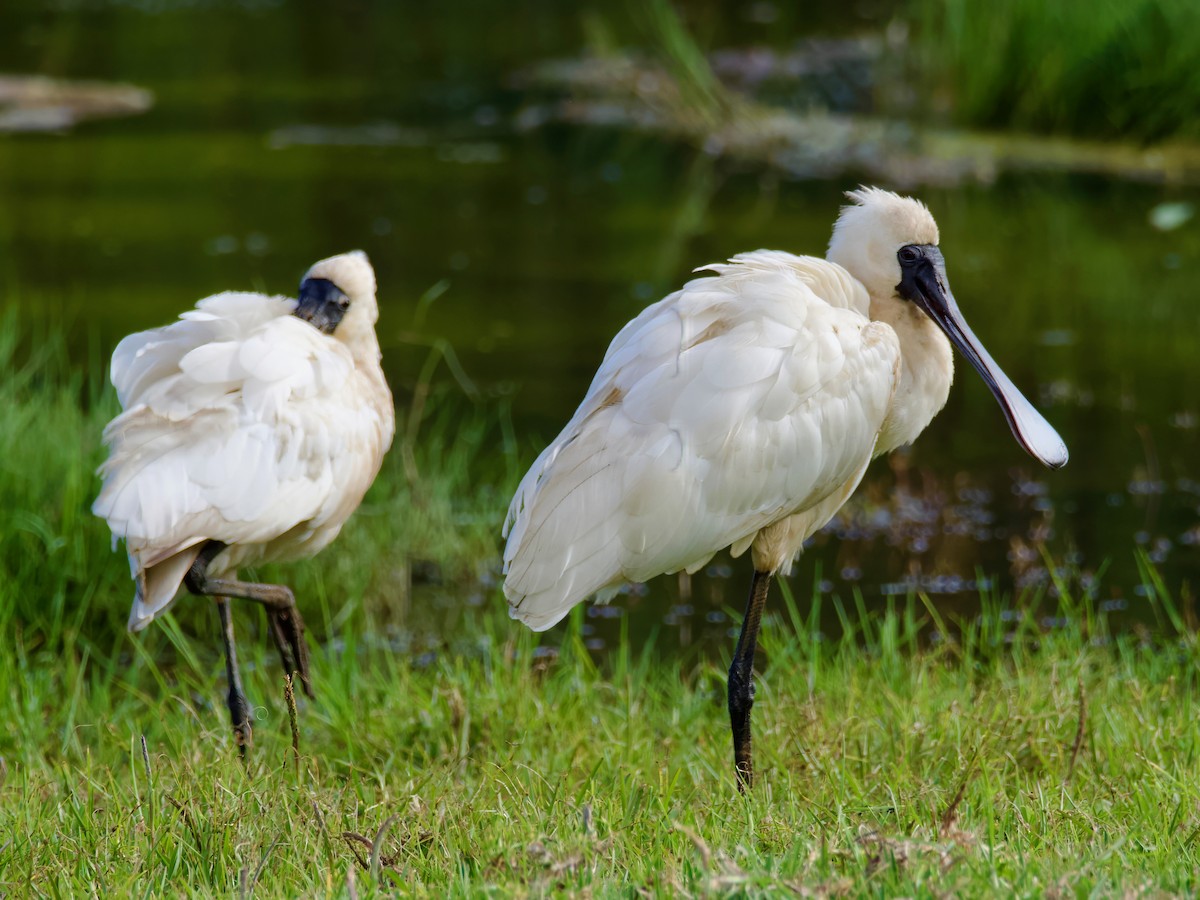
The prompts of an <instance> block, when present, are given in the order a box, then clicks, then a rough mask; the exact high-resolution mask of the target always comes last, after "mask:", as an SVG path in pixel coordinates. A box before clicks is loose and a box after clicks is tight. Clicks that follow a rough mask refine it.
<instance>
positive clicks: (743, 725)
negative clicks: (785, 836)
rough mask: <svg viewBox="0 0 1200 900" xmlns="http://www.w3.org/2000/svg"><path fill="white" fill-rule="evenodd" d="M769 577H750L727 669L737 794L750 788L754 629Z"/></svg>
mask: <svg viewBox="0 0 1200 900" xmlns="http://www.w3.org/2000/svg"><path fill="white" fill-rule="evenodd" d="M770 586H771V573H770V572H758V571H755V573H754V581H753V582H751V584H750V599H749V600H748V601H747V602H746V617H745V618H744V619H742V633H741V634H740V635H738V642H737V648H736V649H735V650H734V651H733V663H732V664H731V665H730V666H729V725H730V727H731V728H732V730H733V764H734V768H735V770H736V771H737V783H738V790H739V791H741V792H743V793H745V791H746V790H747V789H748V788H751V787H753V786H754V761H753V758H752V752H751V744H750V708H751V707H752V706H754V651H755V649H756V648H757V647H758V627H759V625H760V624H761V623H762V614H763V607H765V606H766V605H767V589H768V588H770Z"/></svg>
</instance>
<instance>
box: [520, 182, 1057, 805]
mask: <svg viewBox="0 0 1200 900" xmlns="http://www.w3.org/2000/svg"><path fill="white" fill-rule="evenodd" d="M847 196H848V197H849V199H850V200H851V203H850V205H848V206H846V207H845V208H844V209H843V210H842V211H841V213H840V215H839V216H838V219H837V222H836V224H835V226H834V230H833V237H832V239H831V241H830V246H829V251H828V258H827V259H818V258H815V257H811V256H794V255H792V254H790V253H782V252H777V251H763V250H760V251H756V252H753V253H747V254H742V255H740V256H735V257H734V258H733V259H732V260H730V261H729V262H728V263H723V264H716V265H711V266H707V267H705V269H706V270H708V271H709V272H712V273H715V276H716V277H702V278H697V279H694V280H692V281H690V282H688V283H687V284H686V285H684V287H683V288H682V289H680V290H678V291H676V292H675V293H673V294H671V295H670V296H668V297H666V298H665V299H663V300H661V301H659V302H658V303H655V304H653V305H652V306H650V307H648V308H646V309H645V310H643V311H642V313H641V314H640V315H638V316H637V317H636V318H635V319H633V321H631V322H630V323H629V324H627V325H626V326H625V327H624V328H623V329H622V330H621V331H620V333H619V334H618V335H617V336H616V338H614V340H613V342H612V344H611V345H610V346H609V348H608V352H607V353H606V354H605V357H604V360H603V362H602V363H601V364H600V368H599V370H598V371H597V373H596V375H595V377H594V379H593V380H592V384H591V386H590V387H589V388H588V392H587V395H586V396H585V397H584V400H583V402H582V403H581V404H580V406H579V408H578V409H577V410H576V412H575V415H574V416H573V417H572V418H571V420H570V421H569V422H568V423H567V425H566V427H565V428H564V429H563V430H562V432H561V433H560V434H559V435H558V437H556V438H555V439H554V441H552V442H551V444H550V445H549V446H548V447H547V448H546V449H545V450H544V451H543V452H542V453H541V455H540V456H539V457H538V458H537V460H536V461H535V462H534V463H533V466H532V467H531V468H530V470H529V472H528V473H527V474H526V475H525V477H524V479H522V481H521V484H520V485H519V487H518V488H517V492H516V495H515V496H514V498H513V501H512V504H511V506H510V508H509V512H508V517H507V519H506V521H505V534H506V536H507V538H508V543H507V545H506V547H505V554H504V566H505V582H504V590H505V594H506V596H507V598H508V601H509V605H510V612H511V614H512V615H513V617H514V618H517V619H520V620H521V621H523V622H525V623H526V624H527V625H529V626H530V627H531V628H534V629H536V630H542V629H546V628H549V627H551V626H552V625H554V624H555V623H556V622H558V621H559V620H560V619H561V618H562V617H563V616H564V615H566V613H567V612H568V611H569V610H570V608H571V607H572V606H573V605H575V604H576V603H578V602H580V601H582V600H584V599H585V598H587V597H589V596H592V595H596V596H597V598H598V600H599V601H600V602H603V601H604V600H605V599H607V598H609V597H611V596H612V594H613V593H614V592H615V590H616V589H617V588H618V587H619V586H620V585H621V584H622V583H624V582H627V581H635V582H637V581H646V580H648V579H649V578H652V577H654V576H655V575H658V574H662V573H672V572H678V571H687V572H695V571H697V570H698V569H700V568H701V567H702V566H704V565H705V563H707V562H708V560H709V559H710V558H711V557H712V556H713V554H715V553H716V552H717V551H719V550H721V549H722V548H724V547H729V548H730V550H731V552H732V554H733V555H734V556H738V555H740V554H741V553H743V552H745V551H746V550H747V549H749V550H750V551H751V555H752V559H753V563H754V571H755V574H754V579H753V582H752V585H751V590H750V599H749V601H748V603H747V608H746V616H745V619H744V620H743V624H742V630H741V634H740V636H739V639H738V644H737V648H736V649H735V651H734V656H733V662H732V665H731V667H730V671H729V686H728V690H729V697H728V700H729V713H730V724H731V729H732V732H733V743H734V761H735V771H736V775H737V780H738V786H739V788H743V789H744V788H745V787H747V786H749V785H750V784H751V782H752V778H753V765H752V754H751V734H750V708H751V705H752V703H753V681H752V674H753V672H752V666H753V659H754V653H755V648H756V645H757V636H758V629H759V623H760V620H761V616H762V611H763V608H764V605H765V603H766V597H767V589H768V587H769V584H770V579H771V577H772V576H773V575H774V574H776V573H782V574H786V573H787V572H788V571H790V568H791V566H792V563H793V561H794V559H795V558H796V556H797V555H798V554H799V552H800V550H801V548H802V547H803V544H804V541H805V540H806V539H807V538H808V537H809V536H810V535H812V534H813V533H814V532H816V531H817V530H818V529H819V528H821V527H822V526H823V525H824V524H825V523H826V522H828V521H829V519H830V518H832V517H833V515H834V514H835V513H836V512H837V510H838V509H839V508H840V507H841V506H842V504H843V503H845V501H846V500H847V499H848V498H849V496H850V495H851V494H852V493H853V491H854V489H855V488H856V487H857V486H858V483H859V482H860V480H861V479H862V476H863V473H864V472H865V470H866V468H867V465H868V463H869V462H870V461H871V459H872V458H874V457H875V456H878V455H880V454H882V453H886V452H888V451H890V450H893V449H895V448H896V447H898V446H901V445H903V444H907V443H909V442H910V441H912V440H913V439H915V438H916V437H917V435H919V434H920V433H921V431H923V430H924V429H925V427H926V426H927V425H928V424H929V422H930V421H931V420H932V419H933V417H934V416H935V415H936V414H937V412H938V411H939V410H940V409H941V408H942V407H943V406H944V405H945V403H946V399H947V397H948V396H949V391H950V384H951V381H952V378H953V371H954V367H953V352H952V349H951V347H952V345H954V346H957V347H958V348H959V350H961V351H962V353H963V354H964V355H965V356H966V357H967V359H968V360H969V361H970V362H971V364H972V365H973V366H974V367H975V368H976V369H977V370H978V371H979V373H980V374H981V375H982V376H983V378H984V381H985V382H986V383H987V384H988V386H989V388H991V390H992V392H993V393H994V394H995V395H996V398H997V400H998V401H999V402H1000V405H1001V408H1002V409H1003V411H1004V414H1005V416H1006V418H1007V419H1008V422H1009V425H1010V426H1011V428H1012V430H1013V433H1014V434H1015V435H1016V437H1017V440H1018V441H1019V442H1020V444H1021V445H1022V446H1023V447H1024V448H1025V449H1026V450H1028V451H1029V452H1030V453H1031V454H1032V455H1034V456H1035V457H1036V458H1037V459H1039V460H1041V461H1042V462H1044V463H1045V464H1046V465H1049V466H1052V467H1057V466H1061V465H1063V464H1064V463H1065V462H1066V460H1067V451H1066V447H1065V445H1064V444H1063V442H1062V440H1061V439H1060V438H1059V437H1058V435H1057V433H1055V431H1054V429H1053V428H1052V427H1051V426H1050V425H1049V424H1048V423H1047V422H1046V421H1045V420H1044V419H1043V418H1042V417H1041V415H1040V414H1038V413H1037V412H1036V410H1034V409H1033V407H1032V406H1031V405H1030V404H1029V402H1028V401H1027V400H1025V398H1024V397H1022V396H1021V394H1020V392H1019V391H1018V390H1017V389H1016V387H1014V386H1013V384H1012V382H1011V381H1009V380H1008V378H1006V377H1005V376H1004V373H1003V372H1002V371H1001V370H1000V369H999V367H998V366H997V365H996V364H995V362H994V361H993V360H992V358H991V357H990V356H989V355H988V354H987V351H986V350H985V349H984V348H983V346H982V345H981V344H980V343H979V341H978V339H976V338H975V336H974V334H973V333H972V332H971V330H970V328H969V327H968V326H967V324H966V322H965V320H964V319H963V317H962V314H961V312H960V311H959V309H958V306H957V304H956V303H955V301H954V295H953V294H952V293H951V291H950V287H949V281H948V279H947V276H946V268H945V262H944V260H943V258H942V254H941V251H940V250H939V249H938V229H937V224H936V223H935V222H934V219H933V216H932V215H931V214H930V213H929V210H928V209H927V208H926V207H925V206H924V205H923V204H921V203H919V202H918V201H916V200H913V199H911V198H907V197H901V196H898V195H896V194H893V193H890V192H888V191H884V190H879V189H877V188H863V189H860V190H858V191H853V192H851V193H850V194H848V195H847Z"/></svg>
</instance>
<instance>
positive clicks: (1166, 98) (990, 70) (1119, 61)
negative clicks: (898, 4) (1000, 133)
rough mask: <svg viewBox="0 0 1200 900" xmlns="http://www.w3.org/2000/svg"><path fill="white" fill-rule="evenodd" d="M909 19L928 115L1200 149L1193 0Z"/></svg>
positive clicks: (978, 7)
mask: <svg viewBox="0 0 1200 900" xmlns="http://www.w3.org/2000/svg"><path fill="white" fill-rule="evenodd" d="M903 17H904V18H905V19H907V20H908V21H909V22H910V24H911V26H912V28H913V32H914V37H915V42H914V45H913V48H912V50H913V55H912V57H911V60H909V62H910V63H911V68H910V71H912V72H913V74H914V75H915V79H916V87H917V89H918V92H919V94H920V96H921V99H920V100H919V101H918V102H919V103H920V104H922V105H924V106H925V107H926V111H929V110H930V109H931V108H932V109H933V111H934V112H935V113H941V114H945V113H948V114H949V116H950V117H951V118H952V119H953V121H955V122H957V123H960V124H963V125H969V126H974V127H983V128H992V129H1003V128H1013V129H1020V130H1028V131H1039V132H1049V133H1054V134H1067V135H1075V136H1080V137H1092V138H1114V139H1122V140H1134V141H1141V142H1145V143H1152V142H1155V141H1161V140H1165V139H1171V138H1186V139H1192V140H1195V139H1197V138H1200V67H1197V65H1196V60H1197V59H1200V4H1198V3H1196V2H1194V0H1006V2H1003V3H978V2H974V0H909V3H908V4H907V6H906V7H905V10H904V13H903Z"/></svg>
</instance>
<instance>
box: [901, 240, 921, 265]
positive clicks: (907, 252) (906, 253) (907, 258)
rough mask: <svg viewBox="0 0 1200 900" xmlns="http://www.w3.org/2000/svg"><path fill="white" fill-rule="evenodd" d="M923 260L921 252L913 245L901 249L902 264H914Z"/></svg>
mask: <svg viewBox="0 0 1200 900" xmlns="http://www.w3.org/2000/svg"><path fill="white" fill-rule="evenodd" d="M920 258H921V251H920V250H918V249H917V248H916V247H914V246H912V245H911V244H910V245H909V246H907V247H901V248H900V262H906V263H914V262H916V261H917V260H918V259H920Z"/></svg>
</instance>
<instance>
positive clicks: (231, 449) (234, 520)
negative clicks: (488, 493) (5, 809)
mask: <svg viewBox="0 0 1200 900" xmlns="http://www.w3.org/2000/svg"><path fill="white" fill-rule="evenodd" d="M378 317H379V309H378V306H377V305H376V302H375V272H374V270H373V269H372V268H371V264H370V262H368V260H367V257H366V254H364V253H362V252H361V251H355V252H353V253H346V254H343V255H341V256H333V257H330V258H329V259H324V260H321V261H320V262H318V263H317V264H316V265H314V266H313V267H312V268H311V269H309V270H308V273H307V274H306V275H305V276H304V279H303V280H302V281H301V282H300V297H299V300H298V301H297V300H293V299H290V298H287V297H268V296H266V295H264V294H253V293H241V292H229V293H223V294H217V295H215V296H212V297H208V298H206V299H204V300H201V301H200V302H199V303H197V304H196V309H194V310H189V311H188V312H185V313H184V314H183V315H182V316H180V318H179V321H178V322H174V323H172V324H170V325H167V326H166V327H165V328H158V329H154V330H152V331H143V332H140V333H138V334H132V335H130V336H129V337H127V338H125V339H124V340H122V341H121V343H120V344H118V345H117V349H116V351H115V352H114V353H113V359H112V382H113V385H114V386H115V387H116V389H117V396H118V398H119V399H120V401H121V406H122V408H123V409H124V412H122V413H121V414H120V415H119V416H117V417H116V418H115V419H113V420H112V422H110V423H109V424H108V427H107V428H105V429H104V440H105V443H107V444H108V446H109V456H108V460H107V461H106V462H105V463H104V465H103V466H102V467H101V468H100V474H101V475H103V476H104V486H103V488H102V489H101V491H100V496H99V497H98V498H97V500H96V502H95V504H94V505H93V506H92V511H93V512H94V513H95V514H96V515H98V516H100V517H102V518H104V519H106V520H107V521H108V524H109V527H110V528H111V529H112V532H113V543H114V545H115V543H116V540H117V539H118V538H120V539H123V540H124V541H125V547H126V550H127V551H128V553H129V564H130V569H131V570H132V573H133V579H134V582H135V584H136V593H135V595H134V598H133V611H132V613H131V614H130V616H129V628H130V630H131V631H139V630H141V629H142V628H145V627H146V625H148V624H149V623H150V622H152V621H153V620H154V619H155V618H156V617H157V616H159V615H161V614H162V613H163V612H164V611H165V610H166V609H168V608H169V607H170V606H171V604H172V603H173V602H174V600H175V598H176V595H177V594H179V593H180V592H181V591H180V588H181V587H186V588H187V589H188V590H189V591H191V592H192V593H193V594H198V595H203V596H209V597H212V598H213V599H214V600H215V601H216V605H217V611H218V613H219V614H220V619H221V632H222V636H223V639H224V643H225V659H226V672H227V674H228V678H229V698H228V702H229V713H230V716H231V718H232V720H233V729H234V734H235V738H236V740H237V742H238V746H239V748H240V749H241V752H242V753H243V754H244V753H245V751H246V747H247V746H248V745H249V744H250V741H251V736H252V732H251V725H250V706H249V703H248V702H247V700H246V695H245V693H244V692H243V689H242V679H241V675H240V673H239V671H238V663H237V652H236V650H235V647H234V637H233V620H232V616H231V612H230V608H229V598H231V597H240V598H243V599H246V600H253V601H255V602H257V603H261V604H263V606H265V607H266V608H267V611H268V616H267V618H268V620H269V622H270V624H271V633H272V636H273V637H274V640H275V644H276V645H277V646H278V648H279V656H280V659H281V660H282V661H283V667H284V670H285V671H286V672H287V673H288V674H296V673H298V674H299V677H300V681H301V684H302V686H303V688H304V690H305V692H306V693H307V694H308V695H309V696H310V697H311V696H312V680H311V678H310V675H309V666H308V648H307V645H306V644H305V643H304V622H303V620H302V619H301V617H300V612H299V610H298V609H297V608H296V600H295V597H294V596H293V595H292V592H291V590H290V589H288V588H287V587H285V586H283V585H276V584H253V583H250V582H245V581H239V580H238V576H237V570H238V569H239V568H240V567H242V566H246V565H253V564H255V563H259V562H266V561H275V560H287V559H298V558H301V557H307V556H312V555H313V554H314V553H316V552H317V551H319V550H320V549H321V548H323V547H324V546H325V545H326V544H328V543H329V542H330V541H332V540H333V539H334V538H335V537H336V536H337V533H338V531H339V530H340V529H341V527H342V525H343V524H344V523H345V521H346V519H347V518H348V517H349V516H350V514H351V513H352V512H353V511H354V510H355V508H356V507H357V506H358V504H359V503H360V502H361V501H362V498H363V495H364V494H365V493H366V492H367V488H369V487H370V486H371V482H372V481H374V480H375V475H376V474H377V473H378V472H379V467H380V464H381V463H382V461H383V455H384V453H385V452H386V451H387V449H388V447H389V445H390V444H391V441H392V433H393V431H394V429H395V413H394V408H393V405H392V395H391V393H390V392H389V391H388V386H387V382H386V381H385V380H384V376H383V370H382V369H381V368H380V364H379V361H380V353H379V342H378V340H377V339H376V337H375V321H376V319H378Z"/></svg>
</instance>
